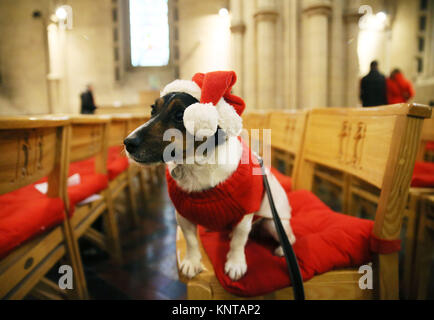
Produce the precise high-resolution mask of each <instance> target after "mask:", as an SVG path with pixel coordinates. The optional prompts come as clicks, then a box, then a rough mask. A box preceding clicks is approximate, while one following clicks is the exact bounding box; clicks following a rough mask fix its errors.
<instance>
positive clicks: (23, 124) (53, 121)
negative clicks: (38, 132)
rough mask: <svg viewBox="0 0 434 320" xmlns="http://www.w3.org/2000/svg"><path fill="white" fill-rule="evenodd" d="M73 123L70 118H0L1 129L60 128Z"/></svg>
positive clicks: (49, 116) (44, 116)
mask: <svg viewBox="0 0 434 320" xmlns="http://www.w3.org/2000/svg"><path fill="white" fill-rule="evenodd" d="M70 122H71V119H70V117H68V116H54V115H41V116H12V117H9V116H8V117H0V129H29V128H42V127H46V128H48V127H60V126H64V125H67V124H69V123H70Z"/></svg>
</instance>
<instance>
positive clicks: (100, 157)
mask: <svg viewBox="0 0 434 320" xmlns="http://www.w3.org/2000/svg"><path fill="white" fill-rule="evenodd" d="M71 120H72V125H71V147H70V150H69V162H76V161H80V160H85V159H88V158H91V157H95V172H97V173H103V174H106V173H107V148H108V141H109V139H108V127H109V124H110V121H111V117H110V116H107V115H99V116H98V115H97V116H95V115H80V116H75V117H72V118H71Z"/></svg>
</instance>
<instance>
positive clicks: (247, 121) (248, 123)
mask: <svg viewBox="0 0 434 320" xmlns="http://www.w3.org/2000/svg"><path fill="white" fill-rule="evenodd" d="M242 118H243V134H242V137H243V138H244V139H247V138H248V139H249V143H250V148H251V149H252V150H253V151H255V152H258V153H259V154H260V155H263V150H264V144H263V143H264V132H265V131H264V129H269V128H270V125H269V119H270V111H268V110H255V111H250V112H247V113H245V114H244V115H243V117H242Z"/></svg>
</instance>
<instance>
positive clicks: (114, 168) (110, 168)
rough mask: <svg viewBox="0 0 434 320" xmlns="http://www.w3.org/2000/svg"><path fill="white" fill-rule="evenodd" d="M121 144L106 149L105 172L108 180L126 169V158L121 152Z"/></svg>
mask: <svg viewBox="0 0 434 320" xmlns="http://www.w3.org/2000/svg"><path fill="white" fill-rule="evenodd" d="M122 150H123V148H122V147H121V146H112V147H110V148H109V149H108V158H107V173H108V178H109V180H110V181H112V180H113V179H115V178H116V177H117V176H118V175H120V174H121V173H122V172H124V171H125V170H127V169H128V165H129V164H128V158H127V157H125V156H123V155H122V154H121V152H122Z"/></svg>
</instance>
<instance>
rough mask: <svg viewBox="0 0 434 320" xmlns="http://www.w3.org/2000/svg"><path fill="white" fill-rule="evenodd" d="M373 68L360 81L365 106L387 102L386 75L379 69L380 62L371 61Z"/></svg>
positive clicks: (361, 98)
mask: <svg viewBox="0 0 434 320" xmlns="http://www.w3.org/2000/svg"><path fill="white" fill-rule="evenodd" d="M370 67H371V70H370V71H369V73H368V74H367V75H366V76H364V77H363V78H362V80H361V82H360V100H362V105H363V106H364V107H373V106H381V105H386V104H387V93H386V77H385V76H384V75H383V74H381V73H380V72H379V71H378V62H377V61H372V62H371V66H370Z"/></svg>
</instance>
